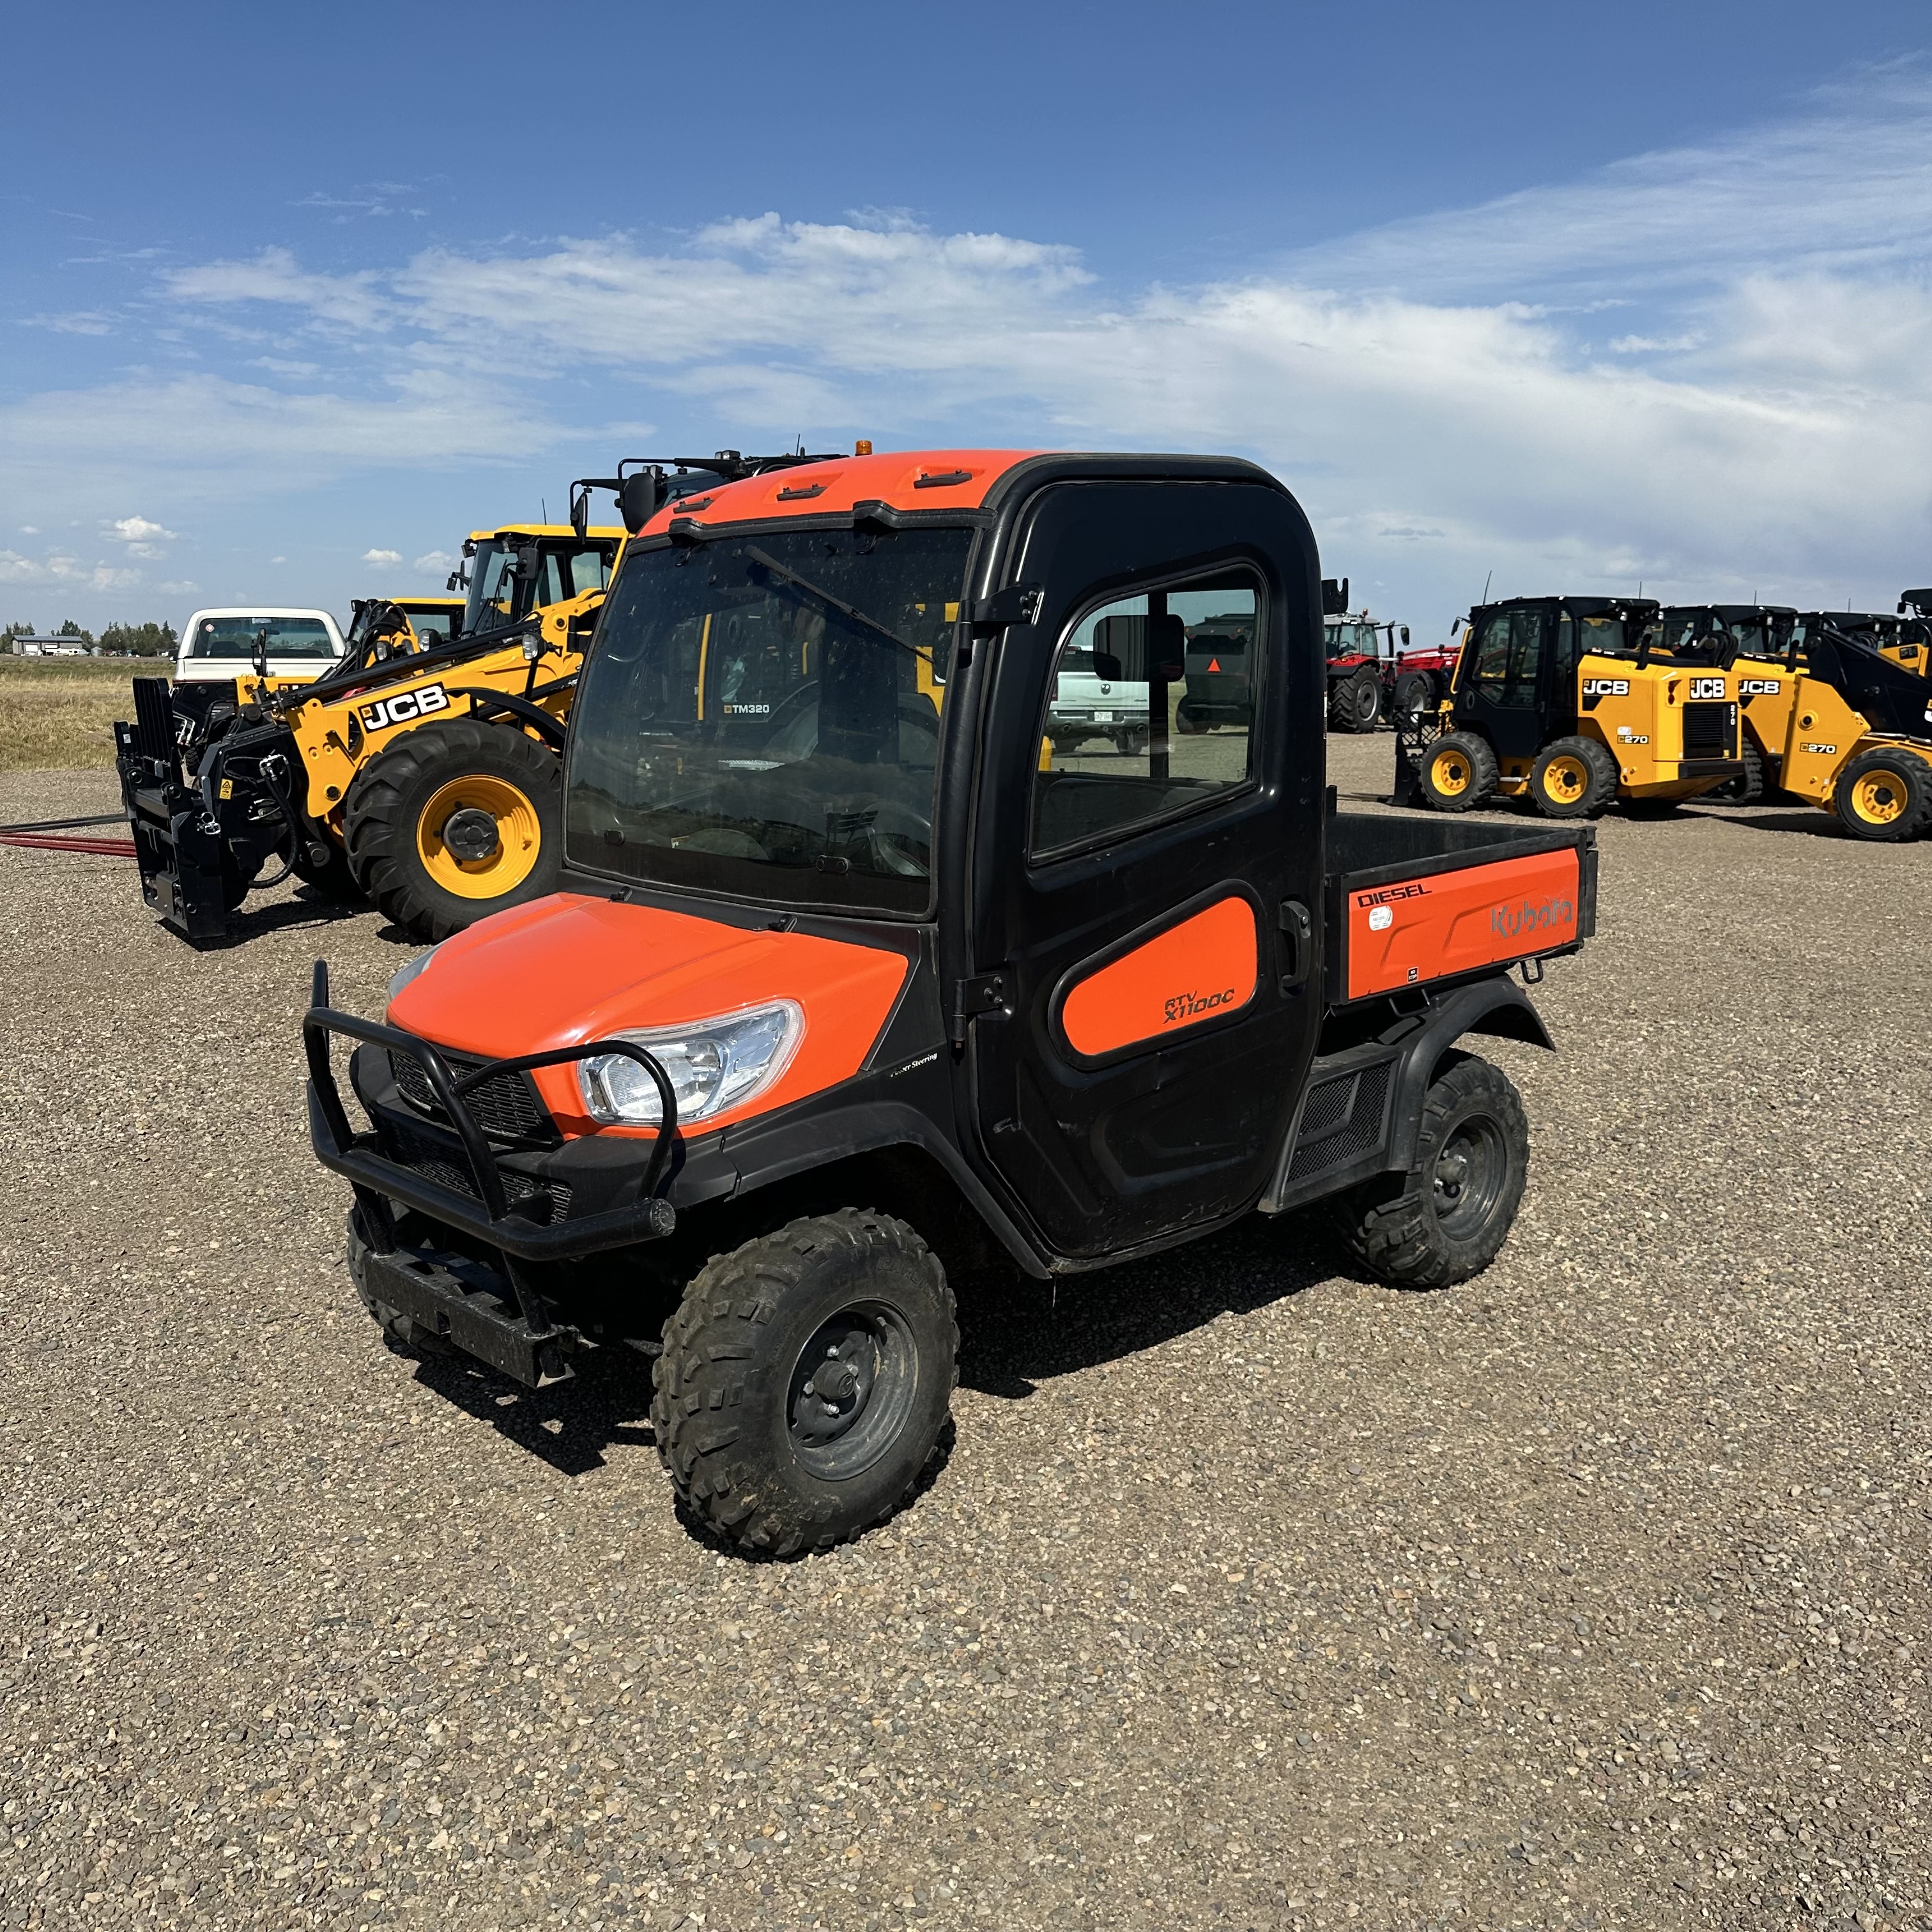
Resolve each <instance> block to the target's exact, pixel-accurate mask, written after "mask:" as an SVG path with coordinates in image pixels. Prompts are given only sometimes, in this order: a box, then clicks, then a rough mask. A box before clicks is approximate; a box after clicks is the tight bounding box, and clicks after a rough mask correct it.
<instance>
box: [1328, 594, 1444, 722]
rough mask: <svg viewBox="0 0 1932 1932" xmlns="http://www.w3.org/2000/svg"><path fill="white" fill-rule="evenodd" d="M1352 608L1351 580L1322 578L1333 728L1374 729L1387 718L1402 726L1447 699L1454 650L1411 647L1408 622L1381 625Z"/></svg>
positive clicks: (1329, 701) (1329, 696) (1329, 695)
mask: <svg viewBox="0 0 1932 1932" xmlns="http://www.w3.org/2000/svg"><path fill="white" fill-rule="evenodd" d="M1348 606H1349V580H1348V579H1347V578H1346V577H1343V579H1342V580H1341V581H1340V583H1337V582H1336V581H1335V580H1334V578H1333V577H1328V578H1325V579H1324V580H1323V581H1322V631H1323V638H1324V641H1325V644H1326V646H1327V649H1328V728H1329V730H1331V731H1373V730H1374V729H1375V728H1376V726H1377V725H1378V724H1380V723H1381V722H1382V720H1383V719H1384V718H1393V719H1394V721H1396V723H1397V724H1398V725H1400V724H1401V723H1402V722H1403V721H1405V720H1408V719H1413V718H1418V717H1420V716H1421V715H1422V714H1423V713H1424V712H1429V711H1433V710H1434V709H1436V706H1438V705H1439V703H1442V700H1443V699H1444V698H1445V697H1447V696H1448V692H1449V683H1450V680H1451V678H1452V677H1453V676H1454V675H1455V671H1456V646H1454V644H1451V645H1450V646H1448V647H1447V648H1446V649H1443V648H1440V647H1432V646H1428V645H1424V646H1422V647H1421V649H1415V648H1412V646H1411V645H1410V643H1409V626H1408V625H1406V624H1378V623H1376V622H1373V620H1372V619H1370V616H1369V613H1368V612H1367V611H1366V610H1350V609H1349V607H1348Z"/></svg>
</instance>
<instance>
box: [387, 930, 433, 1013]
mask: <svg viewBox="0 0 1932 1932" xmlns="http://www.w3.org/2000/svg"><path fill="white" fill-rule="evenodd" d="M442 950H443V948H442V947H441V946H440V945H436V946H432V947H431V948H430V950H428V952H427V953H418V954H417V955H416V957H415V958H414V959H412V960H410V961H409V962H407V964H406V965H402V966H399V967H398V968H397V969H396V977H395V978H394V979H393V980H391V981H390V982H389V999H388V1000H387V1001H386V1003H385V1004H387V1005H389V1006H394V1005H395V1004H396V995H398V993H400V992H401V991H402V990H403V989H404V987H405V986H407V985H408V984H409V983H410V981H411V980H413V979H414V978H415V977H416V975H417V974H419V973H420V972H421V971H422V970H423V968H425V966H427V965H428V964H429V962H431V960H432V959H434V958H435V957H436V956H437V954H438V953H440V952H441V951H442Z"/></svg>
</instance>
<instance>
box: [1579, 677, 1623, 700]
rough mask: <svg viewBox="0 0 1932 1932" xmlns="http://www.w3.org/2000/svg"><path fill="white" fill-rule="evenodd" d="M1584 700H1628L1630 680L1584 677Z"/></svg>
mask: <svg viewBox="0 0 1932 1932" xmlns="http://www.w3.org/2000/svg"><path fill="white" fill-rule="evenodd" d="M1583 695H1584V696H1585V697H1629V695H1630V679H1628V678H1627V677H1586V679H1584V680H1583Z"/></svg>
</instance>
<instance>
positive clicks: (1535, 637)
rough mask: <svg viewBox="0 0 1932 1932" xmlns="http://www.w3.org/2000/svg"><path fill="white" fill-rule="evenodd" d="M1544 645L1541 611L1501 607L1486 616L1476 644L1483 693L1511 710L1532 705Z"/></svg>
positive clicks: (1477, 667)
mask: <svg viewBox="0 0 1932 1932" xmlns="http://www.w3.org/2000/svg"><path fill="white" fill-rule="evenodd" d="M1542 649H1543V613H1542V612H1541V611H1540V610H1499V611H1496V612H1494V613H1492V614H1491V615H1490V616H1489V617H1487V618H1486V619H1484V624H1483V634H1482V638H1481V641H1480V642H1479V643H1478V645H1477V646H1476V683H1477V685H1478V688H1480V690H1481V692H1482V694H1483V696H1484V697H1486V698H1487V700H1489V701H1490V703H1492V704H1494V705H1499V706H1502V707H1503V708H1505V709H1509V710H1528V709H1531V708H1532V707H1533V706H1535V703H1536V673H1537V670H1538V665H1539V664H1540V662H1541V657H1542Z"/></svg>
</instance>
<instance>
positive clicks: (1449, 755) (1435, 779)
mask: <svg viewBox="0 0 1932 1932" xmlns="http://www.w3.org/2000/svg"><path fill="white" fill-rule="evenodd" d="M1473 776H1474V773H1472V772H1471V770H1470V769H1469V760H1468V759H1467V758H1466V757H1464V756H1463V754H1462V753H1461V752H1460V751H1438V752H1437V753H1436V756H1435V757H1433V759H1431V760H1430V766H1429V781H1430V784H1433V786H1434V787H1436V790H1437V792H1438V793H1439V794H1440V795H1441V796H1442V797H1444V798H1460V797H1461V796H1462V795H1463V793H1465V792H1466V791H1467V790H1469V782H1470V780H1471V778H1472V777H1473Z"/></svg>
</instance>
